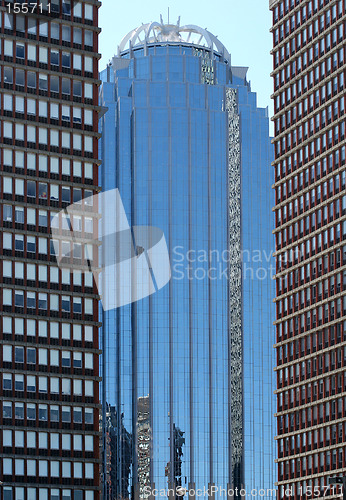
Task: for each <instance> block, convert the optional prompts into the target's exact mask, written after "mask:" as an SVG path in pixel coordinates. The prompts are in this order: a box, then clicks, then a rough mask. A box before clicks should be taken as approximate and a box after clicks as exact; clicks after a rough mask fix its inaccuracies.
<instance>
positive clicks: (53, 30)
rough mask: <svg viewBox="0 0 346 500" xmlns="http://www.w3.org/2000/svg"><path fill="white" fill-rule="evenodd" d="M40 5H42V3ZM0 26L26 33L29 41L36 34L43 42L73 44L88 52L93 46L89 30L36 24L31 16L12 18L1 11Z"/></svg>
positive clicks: (35, 20)
mask: <svg viewBox="0 0 346 500" xmlns="http://www.w3.org/2000/svg"><path fill="white" fill-rule="evenodd" d="M40 3H41V4H43V2H40ZM78 4H79V2H78ZM80 5H82V4H80ZM1 14H2V15H1ZM14 23H15V25H14ZM1 26H4V28H5V29H6V30H9V31H12V30H13V29H15V31H16V32H17V33H18V34H21V33H27V35H28V38H30V39H35V38H36V36H37V34H38V35H39V36H40V37H41V39H42V37H43V38H44V39H46V40H45V41H47V42H49V41H50V42H51V43H56V42H59V41H61V42H64V45H66V44H67V45H70V44H71V43H73V44H74V45H75V46H77V47H78V48H83V47H84V49H85V50H90V49H92V48H93V46H94V43H93V40H94V32H93V31H91V30H88V29H81V28H78V27H75V26H70V25H66V24H60V23H56V22H50V23H49V24H48V23H45V22H39V23H38V19H36V18H34V17H31V16H21V15H16V16H15V18H13V15H12V14H9V13H8V12H5V11H3V12H2V13H0V27H1ZM61 45H62V44H61Z"/></svg>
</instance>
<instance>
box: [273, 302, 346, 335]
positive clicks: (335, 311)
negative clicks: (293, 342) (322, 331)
mask: <svg viewBox="0 0 346 500" xmlns="http://www.w3.org/2000/svg"><path fill="white" fill-rule="evenodd" d="M298 304H299V299H298ZM298 304H297V303H296V302H295V301H293V296H292V295H291V296H290V297H286V298H284V299H283V300H279V301H278V302H277V304H276V311H277V318H278V319H280V318H285V316H287V315H291V314H297V313H298V312H299V311H301V310H302V308H299V307H298ZM344 314H346V296H345V297H343V300H342V299H341V298H340V299H337V300H332V301H330V302H327V303H324V304H323V305H321V306H318V307H316V308H314V309H310V310H309V311H307V312H305V313H302V314H300V315H299V318H298V320H300V328H301V329H302V331H305V330H310V328H315V327H316V326H317V325H318V326H320V325H321V324H323V323H328V322H329V321H333V320H335V319H336V318H340V317H341V316H342V315H344Z"/></svg>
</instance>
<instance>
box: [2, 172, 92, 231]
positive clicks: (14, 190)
mask: <svg viewBox="0 0 346 500" xmlns="http://www.w3.org/2000/svg"><path fill="white" fill-rule="evenodd" d="M0 192H2V193H3V194H4V195H8V196H5V198H7V199H12V196H13V195H16V196H22V197H24V196H25V195H26V196H27V201H28V202H30V201H34V202H36V197H38V199H39V200H50V201H59V200H61V201H62V202H64V203H74V204H77V205H82V203H83V204H84V206H86V207H90V206H92V201H93V200H92V197H91V196H92V194H93V193H92V191H89V190H84V192H83V191H82V189H80V188H70V187H68V186H66V185H64V184H62V185H59V184H54V183H49V184H47V183H46V182H36V181H28V180H26V179H25V180H24V179H20V178H18V177H7V176H2V185H1V182H0ZM83 195H84V196H85V198H83ZM71 217H72V216H71ZM74 217H77V216H74ZM79 219H81V217H79ZM79 219H78V220H79ZM83 219H84V225H85V227H87V228H88V231H87V230H86V232H92V218H91V217H83ZM71 223H72V221H71ZM75 225H76V228H75V227H74V226H75ZM79 226H80V224H77V219H76V224H73V229H74V230H80V229H78V227H79ZM90 229H91V230H90Z"/></svg>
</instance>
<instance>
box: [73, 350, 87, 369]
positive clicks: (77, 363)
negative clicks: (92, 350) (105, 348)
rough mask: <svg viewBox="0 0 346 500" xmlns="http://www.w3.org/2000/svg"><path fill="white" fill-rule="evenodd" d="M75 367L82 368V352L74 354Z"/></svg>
mask: <svg viewBox="0 0 346 500" xmlns="http://www.w3.org/2000/svg"><path fill="white" fill-rule="evenodd" d="M91 356H92V355H91ZM73 367H74V368H82V353H81V352H74V353H73Z"/></svg>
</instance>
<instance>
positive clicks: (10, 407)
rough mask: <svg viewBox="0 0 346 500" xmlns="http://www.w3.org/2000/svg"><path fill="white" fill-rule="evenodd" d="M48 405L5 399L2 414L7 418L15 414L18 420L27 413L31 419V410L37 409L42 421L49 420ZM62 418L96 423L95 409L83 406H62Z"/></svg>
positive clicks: (67, 420)
mask: <svg viewBox="0 0 346 500" xmlns="http://www.w3.org/2000/svg"><path fill="white" fill-rule="evenodd" d="M48 407H49V405H47V404H39V405H36V404H35V403H18V402H16V403H13V402H12V401H3V403H2V415H3V418H7V419H9V418H12V417H13V416H14V418H15V419H17V420H24V415H25V413H26V418H27V419H28V418H29V419H30V417H29V415H31V414H32V415H33V413H31V411H32V412H35V415H36V410H37V416H38V419H39V420H40V421H42V422H48ZM83 417H84V419H83ZM35 418H36V417H35ZM61 419H62V421H63V422H66V423H68V422H71V423H72V422H73V423H74V424H82V423H83V421H84V422H85V424H87V425H92V424H93V423H94V409H93V408H82V407H80V406H73V407H71V406H62V407H61Z"/></svg>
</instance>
